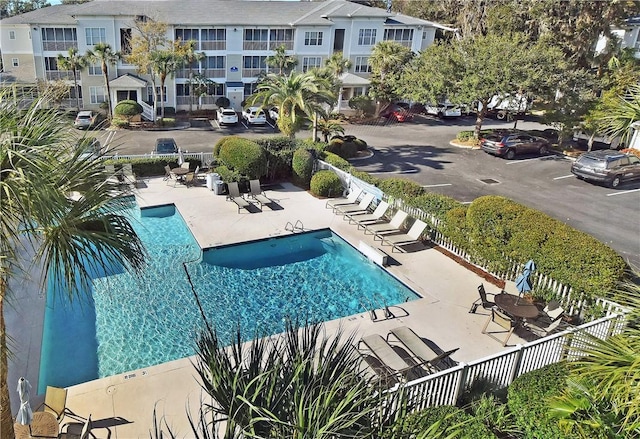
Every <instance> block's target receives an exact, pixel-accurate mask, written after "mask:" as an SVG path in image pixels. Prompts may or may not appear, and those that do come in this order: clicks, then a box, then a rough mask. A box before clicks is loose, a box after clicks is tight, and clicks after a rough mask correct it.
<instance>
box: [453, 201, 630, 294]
mask: <svg viewBox="0 0 640 439" xmlns="http://www.w3.org/2000/svg"><path fill="white" fill-rule="evenodd" d="M465 222H466V224H465V227H466V230H467V232H468V240H469V244H468V248H469V250H470V252H471V254H472V255H473V256H474V257H476V258H477V259H478V261H480V262H483V261H487V262H486V263H487V264H488V265H489V268H492V269H504V268H506V267H507V266H508V262H507V260H506V259H505V257H507V258H510V259H512V260H515V261H518V262H522V263H524V262H526V261H527V260H529V259H533V260H534V261H535V262H536V265H537V268H538V270H539V271H541V272H542V273H545V274H546V275H548V276H550V277H551V278H553V279H555V280H556V281H558V282H561V283H563V284H565V285H571V287H572V288H573V291H574V292H575V293H577V294H582V295H584V297H585V298H586V299H590V298H594V297H602V296H606V295H607V293H608V292H610V291H612V290H613V289H614V288H615V287H616V286H617V284H618V282H619V280H620V279H621V278H622V276H623V274H624V270H625V268H626V264H625V262H624V260H623V259H622V257H621V256H620V255H618V254H617V253H616V252H615V251H614V250H613V249H611V248H610V247H607V246H606V245H605V244H603V243H601V242H599V241H598V240H597V239H595V238H593V237H592V236H590V235H588V234H586V233H584V232H580V231H578V230H576V229H574V228H572V227H570V226H568V225H566V224H564V223H562V222H560V221H558V220H556V219H553V218H551V217H549V216H548V215H546V214H544V213H541V212H539V211H537V210H534V209H530V208H528V207H526V206H523V205H521V204H519V203H516V202H515V201H512V200H510V199H508V198H504V197H498V196H484V197H480V198H477V199H476V200H474V201H473V203H471V205H469V208H468V209H467V214H466V218H465Z"/></svg>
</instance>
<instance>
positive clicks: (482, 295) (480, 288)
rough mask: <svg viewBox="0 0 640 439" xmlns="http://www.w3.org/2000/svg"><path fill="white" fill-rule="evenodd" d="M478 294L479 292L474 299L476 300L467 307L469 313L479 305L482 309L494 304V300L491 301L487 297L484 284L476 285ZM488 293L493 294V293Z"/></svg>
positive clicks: (473, 311) (491, 306) (489, 307)
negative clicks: (478, 295)
mask: <svg viewBox="0 0 640 439" xmlns="http://www.w3.org/2000/svg"><path fill="white" fill-rule="evenodd" d="M478 294H480V298H479V299H476V301H475V302H473V303H472V304H471V308H470V309H469V313H470V314H475V313H476V310H477V309H478V307H479V306H482V307H483V308H484V309H488V310H490V309H491V308H493V307H494V306H496V304H495V303H494V302H491V301H490V300H489V299H487V292H486V290H485V289H484V284H480V285H478ZM489 294H491V295H493V296H495V293H489Z"/></svg>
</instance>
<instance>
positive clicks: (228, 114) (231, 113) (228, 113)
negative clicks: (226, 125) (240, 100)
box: [222, 110, 236, 116]
mask: <svg viewBox="0 0 640 439" xmlns="http://www.w3.org/2000/svg"><path fill="white" fill-rule="evenodd" d="M222 115H223V116H235V115H236V112H235V111H233V110H224V111H223V112H222Z"/></svg>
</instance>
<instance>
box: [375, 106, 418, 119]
mask: <svg viewBox="0 0 640 439" xmlns="http://www.w3.org/2000/svg"><path fill="white" fill-rule="evenodd" d="M380 116H382V117H384V118H386V119H389V120H390V121H394V122H409V121H411V120H413V114H411V112H409V110H407V109H405V108H402V107H399V106H397V105H389V106H388V107H387V108H385V109H384V110H382V111H381V112H380Z"/></svg>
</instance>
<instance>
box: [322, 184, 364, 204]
mask: <svg viewBox="0 0 640 439" xmlns="http://www.w3.org/2000/svg"><path fill="white" fill-rule="evenodd" d="M360 195H362V189H352V190H351V192H349V195H348V196H347V197H346V198H345V197H339V198H331V199H329V200H327V202H326V203H325V205H324V207H326V208H327V209H335V207H336V206H340V205H342V204H355V203H356V201H357V200H358V198H360Z"/></svg>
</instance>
